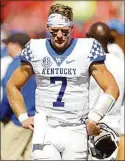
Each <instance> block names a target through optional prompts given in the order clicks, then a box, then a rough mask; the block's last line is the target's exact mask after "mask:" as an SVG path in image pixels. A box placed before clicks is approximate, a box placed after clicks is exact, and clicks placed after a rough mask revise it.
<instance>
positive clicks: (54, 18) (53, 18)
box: [47, 13, 74, 27]
mask: <svg viewBox="0 0 125 161" xmlns="http://www.w3.org/2000/svg"><path fill="white" fill-rule="evenodd" d="M73 24H74V23H73V22H72V21H70V20H69V19H68V18H67V17H65V16H62V15H61V14H58V13H52V14H51V15H50V16H49V17H48V21H47V26H50V27H64V26H73Z"/></svg>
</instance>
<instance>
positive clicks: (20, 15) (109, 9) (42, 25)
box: [1, 0, 124, 38]
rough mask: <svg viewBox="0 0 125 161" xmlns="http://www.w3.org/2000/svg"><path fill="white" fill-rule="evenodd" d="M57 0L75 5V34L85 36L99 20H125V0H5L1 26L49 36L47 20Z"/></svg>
mask: <svg viewBox="0 0 125 161" xmlns="http://www.w3.org/2000/svg"><path fill="white" fill-rule="evenodd" d="M53 3H64V4H67V5H69V6H71V7H72V8H73V12H74V21H75V23H76V25H75V30H74V32H73V37H84V36H85V33H86V31H87V30H88V28H89V27H90V25H91V24H92V23H94V22H96V21H103V22H108V21H109V20H110V19H114V18H115V19H119V20H121V21H122V22H124V1H122V0H121V1H116V0H112V1H111V0H110V1H104V0H103V1H100V0H97V1H79V0H74V1H65V0H64V1H59V0H57V1H55V0H51V1H49V0H41V1H35V0H34V1H31V0H26V1H24V0H22V1H21V0H9V1H7V0H2V1H1V29H2V32H3V31H4V32H5V33H7V34H11V33H14V32H26V33H28V34H29V35H30V36H31V37H38V38H40V37H47V31H46V20H47V16H48V10H49V7H50V5H52V4H53Z"/></svg>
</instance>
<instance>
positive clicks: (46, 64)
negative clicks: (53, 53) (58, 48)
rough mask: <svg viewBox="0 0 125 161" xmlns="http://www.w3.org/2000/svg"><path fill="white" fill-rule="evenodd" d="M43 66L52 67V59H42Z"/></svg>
mask: <svg viewBox="0 0 125 161" xmlns="http://www.w3.org/2000/svg"><path fill="white" fill-rule="evenodd" d="M41 64H42V66H43V67H46V68H47V67H50V66H51V65H52V62H51V59H50V58H49V57H48V56H46V57H44V58H43V59H42V63H41Z"/></svg>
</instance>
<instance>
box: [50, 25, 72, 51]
mask: <svg viewBox="0 0 125 161" xmlns="http://www.w3.org/2000/svg"><path fill="white" fill-rule="evenodd" d="M71 31H72V27H69V26H66V27H49V32H50V33H51V35H52V38H51V40H52V44H53V46H54V48H55V49H57V50H60V51H61V50H64V49H65V48H66V47H67V46H68V44H69V42H70V35H71Z"/></svg>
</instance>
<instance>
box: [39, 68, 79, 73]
mask: <svg viewBox="0 0 125 161" xmlns="http://www.w3.org/2000/svg"><path fill="white" fill-rule="evenodd" d="M42 74H47V75H52V74H65V75H76V68H43V69H42Z"/></svg>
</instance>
